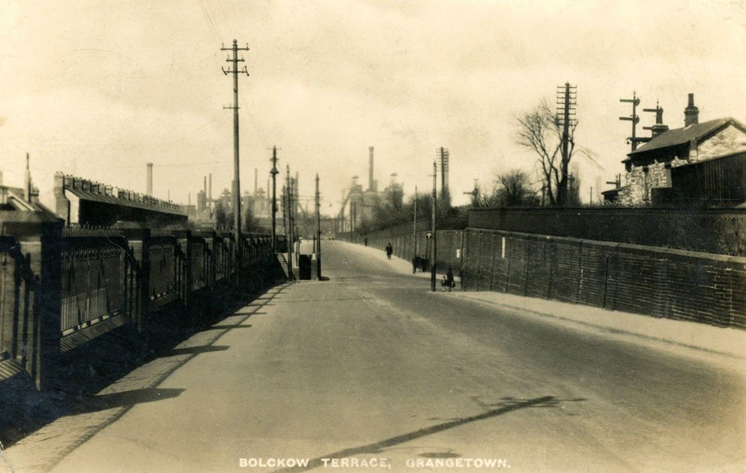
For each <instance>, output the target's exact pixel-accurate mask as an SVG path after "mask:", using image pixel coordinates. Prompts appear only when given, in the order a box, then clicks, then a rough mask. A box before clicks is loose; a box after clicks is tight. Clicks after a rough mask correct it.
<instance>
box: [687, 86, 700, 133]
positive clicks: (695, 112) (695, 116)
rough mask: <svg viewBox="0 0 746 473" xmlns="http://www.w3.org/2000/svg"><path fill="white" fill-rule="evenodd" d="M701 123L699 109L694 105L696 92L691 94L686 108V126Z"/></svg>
mask: <svg viewBox="0 0 746 473" xmlns="http://www.w3.org/2000/svg"><path fill="white" fill-rule="evenodd" d="M697 123H699V109H698V108H697V107H695V106H694V94H689V105H688V106H687V107H686V108H685V109H684V126H685V127H687V126H689V125H696V124H697Z"/></svg>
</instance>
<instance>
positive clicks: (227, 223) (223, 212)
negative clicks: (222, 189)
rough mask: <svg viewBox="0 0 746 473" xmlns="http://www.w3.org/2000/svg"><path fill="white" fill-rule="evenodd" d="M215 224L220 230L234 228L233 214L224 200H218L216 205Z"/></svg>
mask: <svg viewBox="0 0 746 473" xmlns="http://www.w3.org/2000/svg"><path fill="white" fill-rule="evenodd" d="M215 224H216V225H217V227H218V230H232V229H233V216H232V215H231V214H230V213H229V212H228V209H226V208H225V205H223V202H222V201H221V202H218V205H217V206H216V207H215Z"/></svg>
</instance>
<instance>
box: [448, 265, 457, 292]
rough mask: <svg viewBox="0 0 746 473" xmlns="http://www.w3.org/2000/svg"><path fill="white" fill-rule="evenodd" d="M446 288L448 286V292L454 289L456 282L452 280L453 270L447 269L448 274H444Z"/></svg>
mask: <svg viewBox="0 0 746 473" xmlns="http://www.w3.org/2000/svg"><path fill="white" fill-rule="evenodd" d="M446 286H448V292H451V289H452V288H454V287H456V282H455V281H454V280H453V269H452V268H450V267H449V268H448V274H446Z"/></svg>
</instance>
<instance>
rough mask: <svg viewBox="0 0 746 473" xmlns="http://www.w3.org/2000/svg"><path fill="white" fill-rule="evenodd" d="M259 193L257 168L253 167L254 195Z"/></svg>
mask: <svg viewBox="0 0 746 473" xmlns="http://www.w3.org/2000/svg"><path fill="white" fill-rule="evenodd" d="M258 193H259V169H257V168H254V195H257V194H258Z"/></svg>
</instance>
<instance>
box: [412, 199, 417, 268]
mask: <svg viewBox="0 0 746 473" xmlns="http://www.w3.org/2000/svg"><path fill="white" fill-rule="evenodd" d="M412 226H413V227H414V228H413V229H412V230H413V231H412V235H413V239H414V244H413V245H412V247H413V250H414V251H412V273H416V272H417V186H414V221H413V225H412Z"/></svg>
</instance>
